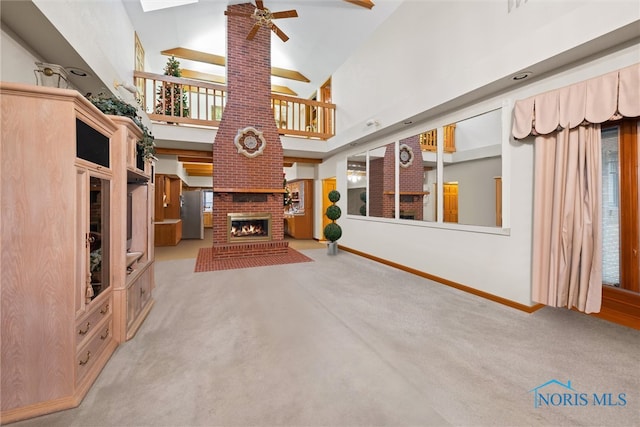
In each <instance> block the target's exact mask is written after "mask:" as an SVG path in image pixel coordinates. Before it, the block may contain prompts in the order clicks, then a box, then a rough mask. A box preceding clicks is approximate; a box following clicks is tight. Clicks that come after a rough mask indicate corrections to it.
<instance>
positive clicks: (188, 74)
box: [180, 68, 298, 96]
mask: <svg viewBox="0 0 640 427" xmlns="http://www.w3.org/2000/svg"><path fill="white" fill-rule="evenodd" d="M180 71H181V72H182V77H184V78H186V79H194V80H202V81H205V82H211V83H218V84H222V85H223V84H226V82H227V80H226V78H225V77H223V76H218V75H215V74H209V73H202V72H200V71H194V70H187V69H184V68H183V69H181V70H180ZM271 92H273V93H281V94H283V95H290V96H298V93H297V92H295V91H294V90H292V89H291V88H288V87H287V86H281V85H273V84H272V85H271Z"/></svg>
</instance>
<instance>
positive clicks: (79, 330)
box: [78, 322, 91, 335]
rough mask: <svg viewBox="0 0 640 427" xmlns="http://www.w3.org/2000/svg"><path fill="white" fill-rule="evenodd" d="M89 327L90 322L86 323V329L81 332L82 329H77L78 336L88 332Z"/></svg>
mask: <svg viewBox="0 0 640 427" xmlns="http://www.w3.org/2000/svg"><path fill="white" fill-rule="evenodd" d="M90 326H91V322H87V326H86V329H85V330H84V331H83V330H82V328H80V329H78V334H79V335H85V334H86V333H87V332H89V327H90Z"/></svg>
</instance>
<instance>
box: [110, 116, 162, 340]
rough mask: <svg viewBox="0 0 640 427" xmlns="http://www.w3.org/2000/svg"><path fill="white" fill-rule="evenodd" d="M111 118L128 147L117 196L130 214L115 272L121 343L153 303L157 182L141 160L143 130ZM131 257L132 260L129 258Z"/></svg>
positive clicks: (116, 325)
mask: <svg viewBox="0 0 640 427" xmlns="http://www.w3.org/2000/svg"><path fill="white" fill-rule="evenodd" d="M110 118H111V119H112V120H113V121H114V122H115V123H116V124H117V125H118V132H117V134H116V135H115V137H114V138H115V139H116V142H117V143H118V145H119V146H122V147H126V153H125V158H124V159H121V160H123V161H125V162H126V174H125V175H124V177H125V178H126V179H124V180H119V181H118V184H119V188H118V190H119V191H118V193H117V195H118V199H119V200H122V201H125V202H126V206H127V212H126V213H127V217H126V218H125V219H126V221H124V222H122V223H121V224H120V225H121V226H123V227H124V228H123V229H122V230H120V231H119V232H120V235H121V236H122V237H123V239H120V240H119V241H118V242H117V245H118V246H117V252H118V254H119V259H118V263H117V268H116V271H115V274H116V276H117V277H118V280H117V285H116V286H115V287H114V290H113V293H114V296H113V299H114V314H115V316H114V317H115V322H114V336H115V338H116V340H117V341H118V342H124V341H126V340H129V339H131V338H132V337H133V336H134V335H135V333H136V332H137V330H138V328H139V327H140V326H141V325H142V322H143V321H144V319H145V318H146V316H147V314H148V313H149V311H150V310H151V308H152V306H153V303H154V300H153V298H152V291H153V287H154V280H153V279H154V276H153V265H154V261H155V252H154V246H155V245H154V239H153V224H152V219H153V211H154V203H155V201H154V185H153V182H152V178H153V176H152V162H150V161H145V160H144V159H141V158H140V156H139V155H138V151H137V149H136V147H137V141H138V140H139V139H140V138H141V137H142V131H141V130H140V128H139V127H137V126H136V125H135V123H133V121H132V120H131V119H128V118H125V117H114V116H110ZM132 255H135V257H134V256H132ZM138 255H139V257H138ZM130 256H131V258H129V259H130V260H132V261H131V262H129V261H128V259H127V258H128V257H130ZM136 257H137V258H136ZM134 258H135V261H134ZM132 289H144V292H145V293H146V298H145V300H144V305H141V304H140V301H139V299H138V298H134V299H132V296H133V295H134V293H135V292H132V291H131V290H132ZM131 305H136V306H137V307H138V309H137V310H135V312H134V313H133V314H132V313H131V312H130V310H129V307H130V306H131Z"/></svg>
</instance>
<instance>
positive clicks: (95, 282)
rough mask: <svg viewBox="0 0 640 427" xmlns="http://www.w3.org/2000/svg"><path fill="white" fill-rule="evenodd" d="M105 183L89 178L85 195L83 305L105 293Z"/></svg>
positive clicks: (107, 211)
mask: <svg viewBox="0 0 640 427" xmlns="http://www.w3.org/2000/svg"><path fill="white" fill-rule="evenodd" d="M109 182H110V181H109V180H107V179H104V178H100V177H97V176H91V175H90V176H89V187H88V194H87V196H88V197H87V199H86V200H87V202H88V224H87V225H88V230H87V237H86V240H87V243H86V246H87V252H88V257H87V262H88V270H87V271H88V272H89V274H88V275H87V288H86V291H87V293H86V297H87V302H89V301H90V300H92V299H93V298H95V297H97V296H98V295H100V293H102V292H103V291H105V290H106V289H107V288H108V287H109V285H110V283H109V271H110V270H109V202H110V200H109Z"/></svg>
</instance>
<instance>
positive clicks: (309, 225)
mask: <svg viewBox="0 0 640 427" xmlns="http://www.w3.org/2000/svg"><path fill="white" fill-rule="evenodd" d="M287 186H288V187H289V191H290V193H291V198H292V200H293V203H292V205H291V209H290V210H289V211H287V212H285V217H284V218H285V232H286V234H288V235H289V236H291V237H293V238H295V239H313V180H312V179H301V180H297V181H291V182H288V183H287Z"/></svg>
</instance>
